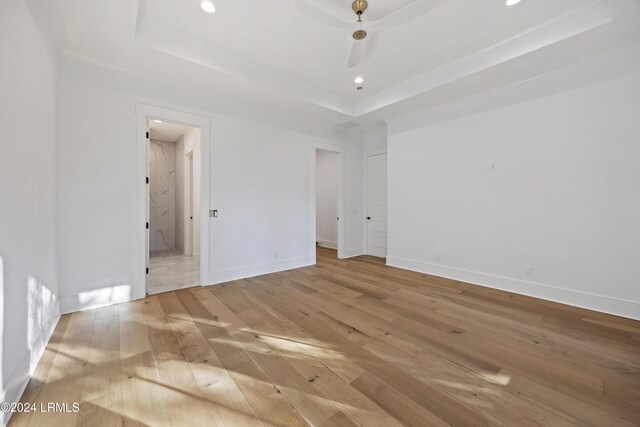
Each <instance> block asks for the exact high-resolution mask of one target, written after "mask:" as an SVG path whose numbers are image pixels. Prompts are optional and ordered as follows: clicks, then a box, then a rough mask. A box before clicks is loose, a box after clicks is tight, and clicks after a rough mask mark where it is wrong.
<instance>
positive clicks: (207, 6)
mask: <svg viewBox="0 0 640 427" xmlns="http://www.w3.org/2000/svg"><path fill="white" fill-rule="evenodd" d="M200 7H201V8H202V10H204V11H205V12H207V13H213V12H215V11H216V6H215V5H214V4H213V2H212V1H211V0H202V2H200Z"/></svg>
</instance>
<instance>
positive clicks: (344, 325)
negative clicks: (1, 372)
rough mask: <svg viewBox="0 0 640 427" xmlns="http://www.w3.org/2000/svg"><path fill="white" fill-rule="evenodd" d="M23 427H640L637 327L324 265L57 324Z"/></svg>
mask: <svg viewBox="0 0 640 427" xmlns="http://www.w3.org/2000/svg"><path fill="white" fill-rule="evenodd" d="M22 401H23V402H30V403H33V402H35V403H37V404H38V405H39V403H40V402H68V403H72V402H79V403H80V410H79V412H77V413H74V412H67V413H48V414H43V413H30V414H27V413H19V414H14V416H13V418H12V420H11V425H32V426H48V425H51V426H73V425H81V426H84V425H87V426H115V425H137V426H140V425H153V426H161V425H172V426H212V425H218V426H235V425H239V426H245V425H249V426H250V425H286V426H290V425H292V426H295V425H307V424H311V425H335V426H353V425H367V426H374V425H380V426H394V425H400V424H405V425H413V426H425V425H428V426H440V425H447V424H450V425H454V426H481V425H503V426H524V425H541V426H554V425H598V426H625V425H639V424H640V322H636V321H632V320H628V319H623V318H619V317H615V316H609V315H605V314H601V313H596V312H591V311H588V310H583V309H578V308H574V307H569V306H564V305H560V304H555V303H551V302H547V301H542V300H537V299H534V298H529V297H524V296H519V295H514V294H510V293H507V292H501V291H497V290H492V289H487V288H482V287H478V286H473V285H468V284H464V283H460V282H455V281H451V280H446V279H442V278H437V277H431V276H427V275H423V274H419V273H413V272H409V271H404V270H399V269H395V268H391V267H386V266H384V265H383V262H382V261H381V260H378V259H375V258H371V257H358V258H354V259H349V260H337V259H335V253H334V252H332V251H329V250H324V249H320V250H319V254H318V265H317V266H313V267H306V268H302V269H298V270H291V271H286V272H282V273H276V274H270V275H266V276H261V277H255V278H252V279H247V280H238V281H235V282H230V283H227V284H224V285H218V286H210V287H198V288H190V289H183V290H179V291H175V292H170V293H165V294H160V295H153V296H150V297H148V298H146V299H145V300H141V301H135V302H130V303H125V304H120V305H117V306H111V307H107V308H103V309H96V310H92V311H87V312H82V313H75V314H72V315H67V316H64V317H63V318H62V319H61V321H60V323H59V324H58V326H57V328H56V330H55V333H54V336H53V338H52V339H51V342H50V343H49V345H48V347H47V350H46V351H45V354H44V356H43V358H42V360H41V361H40V363H39V365H38V367H37V370H36V372H35V374H34V376H33V379H32V380H31V382H30V383H29V386H28V388H27V390H26V392H25V394H24V396H23V399H22Z"/></svg>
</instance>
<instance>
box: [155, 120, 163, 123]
mask: <svg viewBox="0 0 640 427" xmlns="http://www.w3.org/2000/svg"><path fill="white" fill-rule="evenodd" d="M154 122H156V123H162V120H154Z"/></svg>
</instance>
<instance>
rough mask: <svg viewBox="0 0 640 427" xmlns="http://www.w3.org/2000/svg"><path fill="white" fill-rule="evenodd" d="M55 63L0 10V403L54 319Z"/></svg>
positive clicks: (24, 15)
mask: <svg viewBox="0 0 640 427" xmlns="http://www.w3.org/2000/svg"><path fill="white" fill-rule="evenodd" d="M56 56H57V52H56V51H55V49H54V48H53V46H52V45H51V41H50V39H49V35H48V34H47V30H46V27H40V26H39V25H37V24H36V21H34V18H33V17H32V15H31V14H30V12H29V9H28V8H27V6H26V5H25V3H24V1H22V0H3V1H2V2H0V57H1V58H2V66H0V94H1V95H0V310H2V313H1V314H0V334H1V335H2V339H1V341H0V358H1V366H0V384H1V385H2V390H1V393H2V395H1V396H0V401H9V402H11V401H15V400H17V399H18V398H19V396H20V394H21V393H22V390H23V388H24V386H25V385H26V382H27V380H28V377H29V375H30V374H31V372H32V371H33V369H34V368H35V366H36V364H37V362H38V359H39V357H40V355H41V353H42V351H43V349H44V346H45V345H46V342H47V340H48V339H49V337H50V334H51V332H52V330H53V327H54V326H55V324H56V323H57V319H58V317H59V306H58V280H57V268H56V262H57V259H56V252H57V248H56V246H57V238H56V228H57V224H56V222H57V200H56V198H57V192H56V152H55V151H56V132H57V131H56V107H57V89H56V80H57V77H56V75H57V63H56ZM2 415H3V416H4V418H2V421H3V422H6V421H7V419H8V417H7V415H9V414H2Z"/></svg>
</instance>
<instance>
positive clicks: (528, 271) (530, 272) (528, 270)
mask: <svg viewBox="0 0 640 427" xmlns="http://www.w3.org/2000/svg"><path fill="white" fill-rule="evenodd" d="M524 275H525V276H529V277H532V276H533V267H531V266H530V265H525V266H524Z"/></svg>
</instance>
